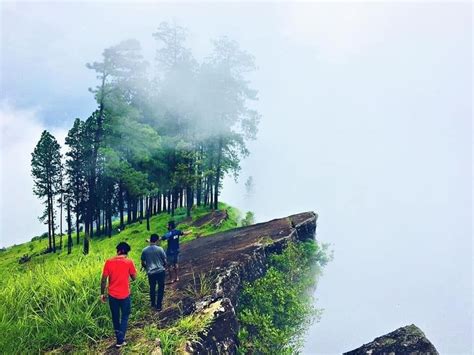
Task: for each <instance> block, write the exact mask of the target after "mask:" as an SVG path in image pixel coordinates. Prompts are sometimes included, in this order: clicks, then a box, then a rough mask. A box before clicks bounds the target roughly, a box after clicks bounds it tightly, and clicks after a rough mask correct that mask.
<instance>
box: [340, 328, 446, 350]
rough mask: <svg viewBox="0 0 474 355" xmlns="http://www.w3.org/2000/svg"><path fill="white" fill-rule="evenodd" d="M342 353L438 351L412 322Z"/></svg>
mask: <svg viewBox="0 0 474 355" xmlns="http://www.w3.org/2000/svg"><path fill="white" fill-rule="evenodd" d="M344 355H438V351H437V350H436V348H435V347H434V346H433V344H431V342H430V341H429V340H428V339H427V338H426V336H425V334H424V333H423V332H422V331H421V330H420V328H418V327H417V326H416V325H414V324H412V325H407V326H406V327H402V328H398V329H397V330H395V331H393V332H391V333H389V334H387V335H383V336H381V337H378V338H375V339H374V341H373V342H371V343H368V344H365V345H363V346H361V347H360V348H358V349H355V350H352V351H349V352H347V353H344Z"/></svg>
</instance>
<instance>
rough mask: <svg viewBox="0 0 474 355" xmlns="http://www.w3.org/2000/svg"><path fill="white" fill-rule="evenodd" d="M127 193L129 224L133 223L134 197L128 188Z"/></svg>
mask: <svg viewBox="0 0 474 355" xmlns="http://www.w3.org/2000/svg"><path fill="white" fill-rule="evenodd" d="M125 195H126V197H127V224H130V223H132V199H131V198H130V193H129V192H128V190H126V193H125Z"/></svg>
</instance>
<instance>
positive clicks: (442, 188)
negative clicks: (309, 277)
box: [0, 2, 473, 354]
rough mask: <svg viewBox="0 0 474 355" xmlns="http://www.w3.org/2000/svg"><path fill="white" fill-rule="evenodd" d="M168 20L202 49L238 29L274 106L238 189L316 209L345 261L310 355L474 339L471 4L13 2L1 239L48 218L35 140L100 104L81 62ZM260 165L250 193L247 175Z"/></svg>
mask: <svg viewBox="0 0 474 355" xmlns="http://www.w3.org/2000/svg"><path fill="white" fill-rule="evenodd" d="M163 20H168V21H170V20H174V21H176V22H178V23H179V24H181V25H183V26H186V27H188V29H189V30H190V34H191V36H190V38H189V45H190V46H191V47H192V48H193V50H194V51H195V53H196V56H197V57H198V58H200V57H202V56H204V55H206V54H207V53H208V51H209V49H210V42H209V40H210V39H211V38H215V37H218V36H221V35H228V36H229V37H232V38H234V39H236V40H237V41H238V42H239V43H240V44H241V46H242V47H243V48H244V49H246V50H248V51H249V52H251V53H252V54H253V55H254V56H255V57H256V61H257V65H258V70H257V72H256V73H255V74H253V75H252V78H251V79H252V82H253V86H254V87H255V88H256V89H258V90H259V97H260V100H259V103H258V104H257V108H258V110H259V111H260V113H261V114H262V115H263V118H262V122H261V125H260V132H259V136H258V140H257V141H256V142H254V143H252V144H251V146H250V148H251V152H252V155H251V156H250V157H249V158H248V159H247V161H245V162H244V164H243V171H242V174H241V175H242V179H241V182H240V183H239V184H234V183H232V181H230V180H229V181H228V182H227V184H226V187H225V189H224V191H223V198H224V200H226V201H227V202H229V203H231V204H234V205H237V206H238V207H240V208H242V209H244V210H253V211H255V212H256V215H257V218H258V219H259V220H260V221H263V220H267V219H271V218H275V217H279V216H284V215H287V214H291V213H296V212H300V211H303V210H314V211H316V212H318V213H319V215H320V219H319V224H318V238H320V239H321V240H323V241H325V242H330V243H332V246H333V249H334V251H335V259H334V261H333V262H332V263H331V264H330V265H329V266H328V267H327V270H326V273H325V275H324V276H323V277H322V279H321V281H320V285H319V288H318V290H317V292H316V297H317V298H318V302H317V304H318V306H319V307H321V308H325V312H324V313H323V316H322V319H321V321H320V323H318V324H315V325H314V326H313V327H312V328H311V329H310V330H309V332H308V336H307V344H306V347H305V352H306V353H318V354H334V353H340V352H342V351H348V350H350V349H352V348H355V347H358V346H360V345H362V344H363V343H365V342H368V341H371V340H372V339H373V338H374V337H376V336H379V335H382V334H384V333H387V332H389V331H392V330H394V329H395V328H397V327H399V326H402V325H406V324H410V323H415V324H417V325H418V326H419V327H421V329H422V330H424V331H425V332H426V334H427V336H428V337H429V338H430V339H431V340H432V341H433V343H434V344H435V346H436V347H437V348H438V350H439V351H440V353H442V354H469V353H472V337H473V334H472V281H473V279H472V218H473V215H472V206H471V202H472V170H471V166H472V155H471V154H472V139H471V138H472V123H471V120H472V88H471V83H472V68H471V65H472V32H471V31H472V7H471V4H470V3H468V2H465V3H454V4H453V3H445V4H440V3H437V4H435V3H409V2H403V3H402V2H399V3H393V2H391V3H388V2H387V3H382V4H380V3H379V4H375V3H354V2H346V3H337V4H334V3H317V4H301V3H300V4H276V3H259V4H252V3H227V4H205V3H193V4H184V3H179V4H135V5H130V4H124V3H111V2H107V3H100V4H93V3H82V4H78V3H67V4H66V3H58V2H56V3H50V4H46V3H43V4H33V3H3V4H2V19H1V26H2V28H1V29H2V34H1V36H2V38H1V42H2V48H1V76H2V78H1V79H2V82H1V85H2V86H1V93H0V95H1V96H0V100H1V103H0V118H1V121H0V128H1V142H0V149H1V155H0V157H1V163H0V164H1V175H0V179H1V180H0V186H1V205H0V211H1V216H0V245H3V246H5V245H11V244H13V243H19V242H24V241H26V240H29V239H30V238H31V237H32V236H33V235H36V234H39V233H41V232H42V231H43V229H44V228H43V227H42V226H41V224H39V222H38V221H37V218H36V217H37V216H38V215H39V214H40V211H41V210H42V207H41V205H40V204H39V201H37V200H36V198H34V197H33V195H32V193H31V190H32V181H31V177H30V173H29V171H30V167H29V161H30V153H31V151H32V150H33V147H34V145H35V144H36V142H37V141H38V139H39V136H40V133H41V130H42V129H44V128H47V129H50V130H51V131H52V132H53V133H54V134H55V135H56V137H57V138H58V139H59V140H61V141H63V139H64V136H65V133H66V130H67V129H68V128H69V127H70V125H71V123H72V120H73V119H74V118H75V117H81V118H87V116H88V115H89V114H90V113H91V112H92V110H93V109H94V107H95V106H94V105H95V103H94V101H93V99H92V96H91V94H90V93H89V92H88V91H87V89H88V87H91V86H94V85H95V78H94V74H93V73H91V72H90V71H88V70H87V69H86V68H85V63H87V62H91V61H94V60H97V59H100V55H101V52H102V50H103V49H104V48H106V47H108V46H110V45H113V44H115V43H117V42H119V41H120V40H122V39H127V38H136V39H138V40H139V41H140V42H141V43H142V46H143V47H144V49H145V54H146V56H147V57H148V58H149V59H150V60H152V59H153V54H154V50H155V46H154V41H153V38H152V37H151V34H152V33H153V32H154V30H155V29H156V27H157V25H158V24H159V23H160V22H161V21H163ZM248 176H253V178H254V181H255V192H254V194H253V195H252V196H251V197H245V196H244V195H245V194H244V191H245V190H244V187H243V182H244V181H245V179H246V178H247V177H248Z"/></svg>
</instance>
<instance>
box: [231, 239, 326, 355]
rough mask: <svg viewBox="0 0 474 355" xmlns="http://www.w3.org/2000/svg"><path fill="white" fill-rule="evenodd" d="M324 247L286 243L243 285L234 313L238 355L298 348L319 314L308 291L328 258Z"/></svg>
mask: <svg viewBox="0 0 474 355" xmlns="http://www.w3.org/2000/svg"><path fill="white" fill-rule="evenodd" d="M327 248H328V245H323V246H322V247H320V246H319V245H318V244H316V242H314V241H309V242H305V243H294V242H292V243H289V245H288V246H287V247H286V248H285V250H284V251H283V253H282V254H280V255H274V256H272V257H271V259H270V261H269V265H268V266H269V268H268V270H267V273H266V274H265V276H264V277H262V278H260V279H258V280H256V281H254V282H253V283H246V284H245V285H244V289H243V292H242V294H241V297H240V302H239V309H238V311H237V312H238V318H239V321H240V324H241V329H240V332H239V342H240V346H239V352H240V353H257V354H290V353H294V352H296V351H297V350H298V349H299V348H300V346H301V342H302V336H303V334H304V331H305V330H306V328H307V327H308V326H309V324H310V323H311V322H312V321H313V320H314V319H315V318H316V317H318V316H319V314H320V311H318V310H317V309H316V308H315V307H314V305H313V299H312V297H311V292H310V290H311V289H312V288H313V287H314V286H315V285H316V278H317V275H318V273H319V270H320V268H321V267H322V266H324V265H325V264H326V263H327V262H328V261H329V260H330V258H331V256H329V255H328V253H327Z"/></svg>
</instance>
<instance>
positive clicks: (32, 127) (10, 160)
mask: <svg viewBox="0 0 474 355" xmlns="http://www.w3.org/2000/svg"><path fill="white" fill-rule="evenodd" d="M44 129H46V127H44V125H43V124H42V123H41V122H40V120H39V119H38V109H36V108H32V109H19V108H16V107H14V106H13V105H11V104H10V103H8V102H7V101H2V102H0V167H1V172H0V211H1V212H0V246H2V247H3V246H8V245H11V244H15V243H16V244H18V243H22V242H25V241H28V240H30V239H31V238H32V237H33V236H35V235H38V234H41V233H42V232H43V231H44V229H45V228H44V226H43V225H42V224H41V222H39V221H38V218H37V217H38V216H39V215H40V214H41V212H42V210H43V206H42V205H41V201H40V200H39V199H38V198H37V197H36V196H34V195H33V179H32V177H31V173H30V161H31V152H32V151H33V149H34V147H35V145H36V143H37V142H38V140H39V138H40V136H41V132H42V131H43V130H44ZM51 133H52V134H53V135H54V136H55V137H56V139H57V140H58V142H59V143H60V144H63V142H64V138H65V136H66V131H65V130H59V129H53V130H51Z"/></svg>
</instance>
